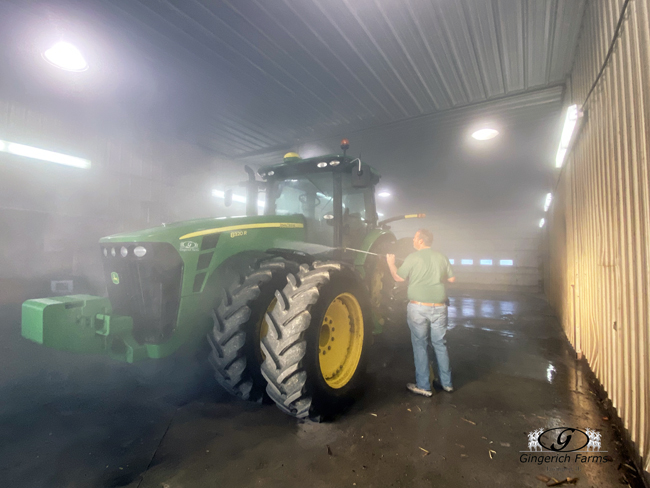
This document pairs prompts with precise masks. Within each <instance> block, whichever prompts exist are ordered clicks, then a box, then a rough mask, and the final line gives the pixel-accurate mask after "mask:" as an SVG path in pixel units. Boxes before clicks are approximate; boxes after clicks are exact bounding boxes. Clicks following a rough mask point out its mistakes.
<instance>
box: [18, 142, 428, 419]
mask: <svg viewBox="0 0 650 488" xmlns="http://www.w3.org/2000/svg"><path fill="white" fill-rule="evenodd" d="M341 147H342V149H343V150H344V151H343V154H342V155H328V156H321V157H316V158H309V159H301V158H300V157H299V156H298V155H297V154H293V153H290V154H288V155H287V156H285V159H284V162H283V163H281V164H277V165H273V166H268V167H263V168H261V169H260V170H259V171H258V175H255V174H254V173H253V171H252V170H250V168H247V171H248V172H249V181H248V182H246V184H245V186H246V189H247V204H246V206H247V216H246V217H232V218H223V217H221V218H210V219H200V220H191V221H185V222H178V223H173V224H163V225H162V226H160V227H156V228H153V229H147V230H142V231H138V232H130V233H125V234H118V235H114V236H110V237H105V238H103V239H101V240H100V251H101V258H102V260H103V265H104V275H105V279H106V286H107V288H108V297H107V298H106V297H96V296H90V295H72V296H65V297H56V298H43V299H36V300H28V301H27V302H25V303H24V304H23V314H22V335H23V337H25V338H27V339H29V340H32V341H34V342H37V343H39V344H43V345H45V346H48V347H53V348H57V349H64V350H70V351H77V352H82V353H96V354H107V355H109V356H111V357H113V358H115V359H118V360H122V361H127V362H134V361H140V360H144V359H158V358H164V357H167V356H170V355H189V354H196V352H197V351H200V350H201V349H202V345H203V344H205V341H206V337H207V342H208V344H209V346H210V348H209V353H208V354H209V357H208V360H209V363H210V365H211V366H212V368H213V369H214V375H215V377H216V379H217V380H218V382H219V383H220V384H221V385H222V386H223V387H224V388H225V389H226V390H227V391H229V392H230V393H232V394H233V395H236V396H238V397H240V398H242V399H245V400H260V399H261V398H262V397H263V395H264V394H265V392H266V394H267V395H268V397H270V398H271V399H272V400H273V401H275V403H276V404H277V405H278V406H279V407H280V409H282V410H283V411H284V412H286V413H288V414H289V415H293V416H295V417H298V418H307V417H309V418H319V417H322V416H327V415H331V414H333V413H335V412H336V411H337V410H339V409H340V408H341V407H342V406H344V405H346V404H347V403H349V402H350V400H351V398H353V397H354V395H355V393H356V392H358V391H359V389H360V387H361V386H362V385H361V382H362V375H363V370H364V363H365V360H366V357H367V352H368V348H369V345H370V342H371V337H372V335H373V333H375V334H376V333H379V332H381V328H382V325H383V324H384V323H385V322H386V321H387V320H388V319H389V317H390V314H391V311H392V312H395V311H396V309H399V308H401V306H402V305H403V304H402V301H400V300H399V299H397V298H395V295H394V293H393V282H392V279H390V276H389V274H388V272H387V269H386V267H385V263H384V260H383V259H380V258H379V257H377V256H373V255H371V254H367V253H376V254H383V253H386V252H388V251H391V249H392V248H393V246H394V245H395V242H396V239H395V236H394V235H393V234H392V233H391V232H390V230H389V229H388V227H387V226H386V225H385V223H381V222H378V221H377V212H376V208H375V195H374V190H375V185H376V184H377V183H378V181H379V175H378V174H377V173H376V172H375V171H374V170H373V169H372V168H370V166H368V165H366V164H362V163H361V161H360V160H359V159H352V158H350V157H348V156H346V154H345V150H346V149H347V143H346V141H344V144H343V145H342V146H341ZM260 177H261V179H259V178H260ZM224 197H225V199H226V200H228V199H229V197H230V195H229V194H228V192H226V193H225V194H224ZM262 202H263V208H264V214H263V215H258V208H259V207H261V206H262ZM418 216H422V215H409V216H402V217H400V218H409V217H418ZM390 220H394V219H390ZM350 249H354V251H352V250H350ZM359 251H365V253H364V252H359ZM400 315H401V314H400ZM402 317H403V315H402Z"/></svg>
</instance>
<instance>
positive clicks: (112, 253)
mask: <svg viewBox="0 0 650 488" xmlns="http://www.w3.org/2000/svg"><path fill="white" fill-rule="evenodd" d="M111 256H113V257H115V248H114V247H111Z"/></svg>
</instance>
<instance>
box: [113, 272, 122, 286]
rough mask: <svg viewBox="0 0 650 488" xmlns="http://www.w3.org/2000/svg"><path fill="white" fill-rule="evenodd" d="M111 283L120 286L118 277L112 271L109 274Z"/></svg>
mask: <svg viewBox="0 0 650 488" xmlns="http://www.w3.org/2000/svg"><path fill="white" fill-rule="evenodd" d="M111 281H112V282H113V283H114V284H116V285H119V284H120V275H118V274H117V273H116V272H115V271H113V272H112V273H111Z"/></svg>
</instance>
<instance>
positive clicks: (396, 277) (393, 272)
mask: <svg viewBox="0 0 650 488" xmlns="http://www.w3.org/2000/svg"><path fill="white" fill-rule="evenodd" d="M386 262H387V263H388V269H390V274H391V275H392V276H393V279H394V280H395V281H397V282H398V283H399V282H402V281H404V278H402V277H401V276H400V275H398V274H397V266H395V255H394V254H386Z"/></svg>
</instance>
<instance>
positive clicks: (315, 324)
mask: <svg viewBox="0 0 650 488" xmlns="http://www.w3.org/2000/svg"><path fill="white" fill-rule="evenodd" d="M367 295H368V293H367V291H366V289H365V287H364V286H363V285H362V284H361V282H360V280H359V278H358V277H357V275H356V274H355V273H354V271H352V270H350V269H349V268H347V267H345V266H344V265H342V264H340V263H334V262H315V263H314V264H313V265H311V266H308V265H302V266H301V267H300V270H299V271H298V272H297V273H292V274H289V275H288V276H287V285H286V286H285V287H284V288H283V289H282V290H280V291H278V292H277V293H276V298H277V303H276V305H275V307H274V308H273V311H272V312H271V313H269V314H267V317H268V318H267V322H268V327H269V330H268V334H267V335H266V336H265V337H264V338H263V339H262V344H261V348H262V352H263V353H264V355H265V360H264V363H263V364H262V374H263V375H264V377H265V378H266V380H267V382H268V384H267V387H266V392H267V394H268V395H269V396H270V397H271V398H272V399H273V400H274V401H275V403H276V404H277V405H278V407H279V408H280V409H281V410H282V411H284V412H285V413H287V414H289V415H292V416H294V417H297V418H307V417H309V418H311V419H313V420H321V419H324V418H328V417H331V416H334V415H336V414H337V413H339V412H341V411H342V410H343V409H345V408H346V407H347V406H349V405H350V404H351V403H352V401H353V400H354V398H355V397H356V395H357V394H358V393H359V392H360V390H361V386H362V383H363V376H364V372H365V363H366V356H367V350H368V345H369V340H370V337H371V323H372V320H371V316H370V304H369V299H368V296H367Z"/></svg>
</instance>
